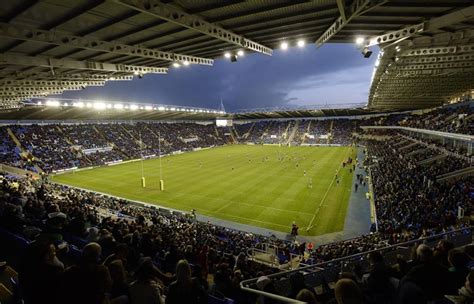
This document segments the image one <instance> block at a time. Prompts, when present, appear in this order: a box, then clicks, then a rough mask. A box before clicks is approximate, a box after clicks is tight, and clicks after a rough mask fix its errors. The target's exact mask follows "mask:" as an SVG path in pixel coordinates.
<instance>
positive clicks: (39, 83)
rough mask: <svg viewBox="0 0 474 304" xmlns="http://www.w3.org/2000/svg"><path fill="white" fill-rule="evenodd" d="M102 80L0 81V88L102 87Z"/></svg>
mask: <svg viewBox="0 0 474 304" xmlns="http://www.w3.org/2000/svg"><path fill="white" fill-rule="evenodd" d="M104 84H105V81H103V80H100V81H99V80H96V81H94V80H91V81H74V80H71V81H62V80H0V87H1V86H28V87H33V86H40V87H42V86H103V85H104Z"/></svg>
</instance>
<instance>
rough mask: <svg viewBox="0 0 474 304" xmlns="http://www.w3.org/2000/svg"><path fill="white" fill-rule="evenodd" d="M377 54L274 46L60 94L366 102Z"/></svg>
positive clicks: (335, 47) (186, 102)
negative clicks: (260, 51)
mask: <svg viewBox="0 0 474 304" xmlns="http://www.w3.org/2000/svg"><path fill="white" fill-rule="evenodd" d="M376 58H377V52H376V51H375V49H374V54H372V57H370V59H365V58H364V57H363V56H362V55H361V54H360V51H359V50H358V49H357V48H356V46H355V45H354V44H326V45H324V46H323V47H321V48H319V49H317V48H316V46H315V45H314V44H310V45H306V46H305V47H304V48H296V47H295V48H289V49H288V50H285V51H283V50H279V49H275V50H274V53H273V56H266V55H260V54H247V55H245V56H244V57H242V58H241V57H239V59H238V62H235V63H231V62H230V61H229V60H228V59H224V58H223V59H218V60H215V61H214V66H212V67H209V66H198V65H190V66H187V67H184V66H183V67H180V68H170V70H169V72H168V74H166V75H159V74H147V75H145V76H144V77H143V78H142V79H138V78H135V79H134V80H133V81H110V82H108V83H107V85H105V86H104V87H88V88H86V89H84V90H82V91H69V92H66V93H64V94H63V95H61V96H62V97H64V98H83V99H94V100H97V99H101V100H106V101H123V102H143V103H157V104H167V105H181V106H195V107H207V108H218V107H219V104H220V99H221V98H222V99H223V102H224V106H225V109H226V110H227V111H229V110H237V109H253V108H262V107H275V106H292V105H331V104H342V103H366V102H367V96H368V92H369V88H370V79H371V76H372V71H373V67H374V63H375V60H376Z"/></svg>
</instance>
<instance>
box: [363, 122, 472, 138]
mask: <svg viewBox="0 0 474 304" xmlns="http://www.w3.org/2000/svg"><path fill="white" fill-rule="evenodd" d="M360 127H361V128H362V129H393V130H405V131H411V132H416V133H422V134H428V135H435V136H439V137H445V138H450V139H457V140H462V141H467V142H472V141H474V135H467V134H460V133H449V132H441V131H434V130H428V129H417V128H409V127H400V126H360Z"/></svg>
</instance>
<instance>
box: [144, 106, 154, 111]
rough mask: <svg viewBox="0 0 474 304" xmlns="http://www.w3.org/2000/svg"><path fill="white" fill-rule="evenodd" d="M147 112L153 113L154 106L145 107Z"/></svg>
mask: <svg viewBox="0 0 474 304" xmlns="http://www.w3.org/2000/svg"><path fill="white" fill-rule="evenodd" d="M145 110H147V111H151V110H153V107H152V106H145Z"/></svg>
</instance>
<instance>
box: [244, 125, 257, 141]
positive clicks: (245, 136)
mask: <svg viewBox="0 0 474 304" xmlns="http://www.w3.org/2000/svg"><path fill="white" fill-rule="evenodd" d="M254 127H255V123H252V125H251V126H250V128H249V130H248V131H247V133H245V134H244V135H243V137H242V138H243V139H247V138H248V137H249V136H250V134H251V133H252V130H253V128H254Z"/></svg>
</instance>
